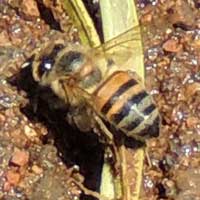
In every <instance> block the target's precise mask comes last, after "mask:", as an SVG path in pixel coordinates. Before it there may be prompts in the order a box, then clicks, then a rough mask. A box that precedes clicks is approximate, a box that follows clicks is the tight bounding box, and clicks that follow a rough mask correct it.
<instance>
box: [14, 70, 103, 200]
mask: <svg viewBox="0 0 200 200" xmlns="http://www.w3.org/2000/svg"><path fill="white" fill-rule="evenodd" d="M10 83H11V84H12V85H15V86H17V87H18V89H19V90H24V91H26V93H27V95H28V99H29V101H30V103H29V104H28V105H27V106H25V107H24V108H22V112H23V113H24V114H25V115H26V116H27V117H28V118H29V119H30V120H31V121H35V122H36V121H37V122H41V123H43V124H44V125H45V126H46V127H47V128H48V135H46V136H44V137H43V138H42V140H43V142H44V143H48V142H49V140H51V139H52V138H53V139H54V142H55V145H56V147H57V149H58V152H59V153H61V155H62V157H61V158H62V160H63V162H65V163H66V165H67V166H68V167H70V166H73V165H74V164H77V165H78V166H79V167H80V173H81V174H82V175H83V176H84V177H85V183H84V185H85V186H86V187H87V188H89V189H91V190H95V191H99V187H100V181H101V171H102V164H103V155H104V148H103V145H102V144H100V143H99V140H98V137H97V135H95V134H94V133H81V132H79V131H78V130H77V129H76V128H73V127H71V126H69V125H68V124H67V122H66V120H65V114H66V112H67V109H66V108H54V107H51V106H50V105H49V104H51V98H52V99H53V100H52V101H56V98H57V97H56V96H55V95H54V94H53V93H52V92H51V90H50V89H49V88H43V89H38V88H39V86H38V84H37V83H36V82H35V81H34V80H33V77H32V74H31V67H26V68H24V69H23V70H21V72H20V74H18V75H17V78H16V77H15V78H11V79H10ZM46 94H48V95H47V96H48V97H47V96H46ZM47 98H48V101H49V102H46V101H45V100H46V99H47ZM35 99H37V109H36V112H35V111H34V109H35V108H34V107H35V103H36V101H35ZM57 100H58V99H57ZM58 101H59V100H58ZM81 199H82V200H85V199H87V200H94V199H95V198H93V197H90V196H86V195H82V197H81Z"/></svg>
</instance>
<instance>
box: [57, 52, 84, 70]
mask: <svg viewBox="0 0 200 200" xmlns="http://www.w3.org/2000/svg"><path fill="white" fill-rule="evenodd" d="M83 62H84V55H83V54H82V53H81V52H78V51H69V52H67V53H65V54H64V55H62V56H61V58H60V60H59V62H58V66H59V67H60V69H61V70H64V71H65V72H74V71H76V70H78V69H79V68H80V67H81V64H83Z"/></svg>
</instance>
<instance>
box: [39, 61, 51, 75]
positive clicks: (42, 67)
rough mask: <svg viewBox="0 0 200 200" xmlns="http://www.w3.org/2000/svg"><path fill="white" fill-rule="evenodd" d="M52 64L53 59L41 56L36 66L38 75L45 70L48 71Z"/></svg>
mask: <svg viewBox="0 0 200 200" xmlns="http://www.w3.org/2000/svg"><path fill="white" fill-rule="evenodd" d="M53 64H54V60H52V59H50V58H47V57H43V58H42V59H41V62H40V65H39V67H38V71H39V75H40V77H41V76H42V75H43V74H44V73H45V72H47V71H50V70H51V69H52V66H53Z"/></svg>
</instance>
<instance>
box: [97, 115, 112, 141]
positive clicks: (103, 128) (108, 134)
mask: <svg viewBox="0 0 200 200" xmlns="http://www.w3.org/2000/svg"><path fill="white" fill-rule="evenodd" d="M94 119H95V122H96V123H97V124H98V125H99V128H100V130H101V131H102V133H103V134H104V136H105V138H106V140H107V142H108V143H109V144H113V141H114V139H113V134H112V133H111V132H110V131H109V130H108V128H107V127H106V125H105V124H104V122H103V121H102V119H101V118H100V117H98V116H97V115H95V116H94Z"/></svg>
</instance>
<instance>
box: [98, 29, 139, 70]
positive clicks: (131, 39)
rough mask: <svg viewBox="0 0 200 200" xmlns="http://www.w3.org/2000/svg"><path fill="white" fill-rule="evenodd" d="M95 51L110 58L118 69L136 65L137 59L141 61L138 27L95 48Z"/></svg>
mask: <svg viewBox="0 0 200 200" xmlns="http://www.w3.org/2000/svg"><path fill="white" fill-rule="evenodd" d="M97 49H102V50H103V52H104V53H105V56H107V57H108V58H111V59H112V60H113V61H114V62H115V63H116V64H117V65H118V66H119V67H122V66H123V67H125V66H124V64H126V65H130V64H131V65H132V67H133V65H134V63H138V59H139V57H140V59H141V56H142V55H143V52H142V45H141V34H140V27H139V26H136V27H133V28H131V29H129V30H127V31H126V32H124V33H122V34H120V35H118V36H116V37H114V38H113V39H111V40H109V41H107V42H105V43H104V44H103V45H101V46H100V47H97ZM132 58H133V60H135V61H133V60H132ZM130 59H131V60H132V61H130ZM129 63H130V64H129ZM127 68H128V69H130V68H131V66H127Z"/></svg>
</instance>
